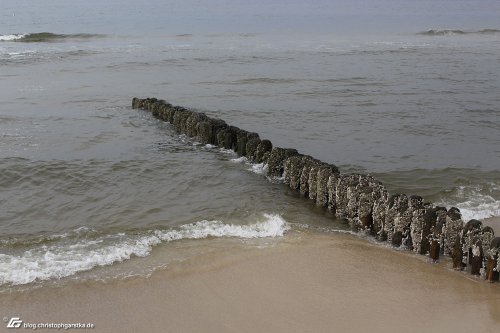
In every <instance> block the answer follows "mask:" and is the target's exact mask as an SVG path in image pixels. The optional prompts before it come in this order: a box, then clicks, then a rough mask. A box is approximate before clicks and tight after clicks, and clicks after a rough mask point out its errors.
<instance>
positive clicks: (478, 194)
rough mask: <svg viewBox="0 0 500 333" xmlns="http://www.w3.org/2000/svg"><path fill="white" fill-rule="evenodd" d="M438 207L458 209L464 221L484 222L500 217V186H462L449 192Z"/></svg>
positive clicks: (492, 184)
mask: <svg viewBox="0 0 500 333" xmlns="http://www.w3.org/2000/svg"><path fill="white" fill-rule="evenodd" d="M447 192H448V193H446V195H445V197H444V198H442V199H441V200H440V201H439V202H437V203H436V204H437V205H441V206H446V207H448V208H449V207H452V206H454V207H457V208H458V209H460V212H461V213H462V218H463V220H464V221H466V222H467V221H469V220H471V219H476V220H483V219H486V218H489V217H495V216H500V200H499V199H498V198H499V197H500V185H499V184H496V183H493V182H490V183H486V184H481V185H467V186H464V185H461V186H457V187H455V188H453V189H451V190H449V191H447Z"/></svg>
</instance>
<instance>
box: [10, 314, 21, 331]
mask: <svg viewBox="0 0 500 333" xmlns="http://www.w3.org/2000/svg"><path fill="white" fill-rule="evenodd" d="M22 323H23V321H22V320H21V318H19V317H12V318H10V320H9V323H8V324H7V328H19V327H21V324H22Z"/></svg>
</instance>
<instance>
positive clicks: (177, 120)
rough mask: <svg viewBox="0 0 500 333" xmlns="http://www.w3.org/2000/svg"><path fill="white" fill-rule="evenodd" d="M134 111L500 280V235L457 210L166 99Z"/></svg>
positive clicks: (460, 266)
mask: <svg viewBox="0 0 500 333" xmlns="http://www.w3.org/2000/svg"><path fill="white" fill-rule="evenodd" d="M132 107H133V108H134V109H143V110H148V111H151V112H152V114H153V116H154V117H156V118H159V119H161V120H163V121H166V122H169V123H171V124H172V125H173V128H174V130H175V131H176V132H178V133H180V134H185V135H187V136H189V137H192V138H195V139H196V140H197V141H199V142H201V143H203V144H212V145H217V146H219V147H222V148H226V149H232V150H234V151H235V152H236V153H237V154H238V155H239V156H245V157H246V158H247V159H248V160H249V161H250V162H253V163H264V164H265V165H267V169H268V176H270V177H283V179H284V183H285V184H286V185H288V186H289V187H290V188H292V189H293V190H296V191H298V192H299V193H300V195H301V196H303V197H305V198H309V199H311V200H313V201H314V202H315V203H316V204H317V205H318V206H322V207H325V209H328V210H329V211H331V212H332V214H334V215H335V217H336V218H338V219H342V220H346V221H348V223H349V224H350V225H351V226H352V228H353V229H356V230H363V231H366V232H368V233H370V234H372V235H373V236H375V237H377V238H378V239H379V240H381V241H387V242H389V243H391V244H392V245H393V246H395V247H404V248H407V249H409V250H411V251H414V252H416V253H419V254H421V255H428V256H429V257H430V258H431V259H432V260H433V261H437V260H438V259H439V257H440V255H448V256H450V257H451V258H452V262H453V268H455V269H457V270H464V269H467V270H468V271H470V273H471V274H473V275H483V276H485V278H486V279H487V280H488V281H490V282H494V281H498V280H499V272H500V237H496V238H495V236H494V232H493V229H491V228H490V227H488V226H486V227H485V226H483V224H482V222H481V221H478V220H470V221H468V222H467V223H464V221H463V220H462V215H461V213H460V210H459V209H458V208H455V207H451V208H449V209H447V208H446V207H439V206H435V205H433V204H432V203H430V202H426V201H424V199H423V198H422V197H420V196H418V195H411V196H408V195H406V194H392V195H390V194H389V193H388V192H387V190H386V189H385V187H384V185H383V184H382V183H381V182H379V181H377V180H376V179H374V178H373V177H371V176H369V175H363V174H341V173H340V172H339V170H338V168H337V167H336V166H335V165H332V164H328V163H324V162H322V161H320V160H317V159H315V158H313V157H311V156H309V155H304V154H301V153H299V152H298V151H297V150H296V149H292V148H280V147H274V146H273V144H272V143H271V141H269V140H267V139H261V138H260V136H259V134H257V133H254V132H248V131H246V130H243V129H240V128H238V127H235V126H231V125H229V124H227V123H226V122H225V121H223V120H221V119H215V118H211V117H209V116H207V115H206V114H204V113H201V112H197V111H194V110H189V109H186V108H184V107H180V106H173V105H171V104H169V103H167V102H165V101H164V100H158V99H156V98H145V99H139V98H133V100H132Z"/></svg>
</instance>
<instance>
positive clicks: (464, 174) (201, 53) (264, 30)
mask: <svg viewBox="0 0 500 333" xmlns="http://www.w3.org/2000/svg"><path fill="white" fill-rule="evenodd" d="M0 8H1V9H0V293H4V292H13V291H14V292H15V291H17V290H25V289H32V288H40V287H45V286H54V285H55V286H57V285H60V284H66V283H79V282H81V281H88V280H102V281H110V280H111V281H113V280H115V279H124V278H129V277H133V276H145V277H147V276H149V275H150V274H152V273H153V272H155V271H157V270H168V269H169V268H170V267H172V265H175V264H176V263H179V262H183V261H185V260H190V259H192V258H196V257H197V256H200V255H206V254H207V253H211V251H212V252H213V253H215V254H216V253H219V252H218V251H227V252H230V251H232V249H235V248H238V249H243V250H244V249H246V248H252V249H255V248H266V247H272V246H276V244H279V243H280V242H282V241H283V240H286V239H287V238H290V237H300V235H301V233H307V232H327V233H332V234H335V232H336V231H345V232H347V231H348V226H346V225H345V224H344V223H342V222H341V221H337V220H335V218H334V217H333V216H332V215H331V214H329V213H328V212H326V211H324V210H323V209H321V208H318V207H316V206H315V205H314V204H313V203H312V202H309V201H308V200H305V199H303V198H300V197H299V196H298V195H297V194H296V193H294V192H293V191H290V190H289V189H287V187H286V186H285V185H284V184H282V182H281V181H280V180H279V179H270V178H268V177H267V176H266V174H265V168H263V166H261V165H252V164H250V163H248V161H246V160H245V159H242V158H238V156H237V155H236V154H235V153H234V152H231V151H228V150H223V149H220V148H219V147H215V146H210V145H201V144H199V143H198V142H196V141H195V140H193V139H190V138H187V137H184V136H179V135H178V134H177V133H175V131H174V130H173V128H172V127H171V125H170V124H168V123H165V122H162V121H160V120H158V119H155V118H153V117H152V116H151V114H150V113H148V112H145V111H141V110H133V109H132V108H131V100H132V98H133V97H140V98H145V97H157V98H162V99H165V100H167V101H168V102H170V103H172V104H174V105H181V106H185V107H188V108H191V109H194V110H198V111H202V112H205V113H206V114H207V115H209V116H212V117H217V118H221V119H223V120H225V121H226V122H227V123H229V124H232V125H235V126H238V127H240V128H244V129H246V130H248V131H252V132H257V133H259V134H260V137H261V138H267V139H270V140H271V141H272V142H273V144H274V145H275V146H279V147H290V148H296V149H298V150H299V152H301V153H304V154H309V155H312V156H313V157H316V158H318V159H321V160H323V161H325V162H329V163H333V164H335V165H337V166H338V167H339V169H340V171H341V172H342V173H349V172H358V173H366V174H371V175H373V176H374V177H375V178H377V179H379V180H381V181H382V182H383V183H384V184H385V185H386V187H387V188H388V190H389V191H390V193H407V194H418V195H421V196H423V197H424V198H425V199H426V200H429V201H432V202H434V203H436V204H439V205H444V206H446V207H448V208H449V207H451V206H455V207H458V208H459V209H460V210H461V212H462V214H463V218H464V220H466V221H467V220H469V219H473V218H474V219H484V218H488V217H495V216H500V94H499V92H500V1H498V0H475V1H471V0H466V1H465V0H432V1H430V0H422V1H416V0H370V1H368V0H349V1H347V0H311V1H298V0H266V1H263V0H254V1H242V0H211V1H201V0H184V1H172V0H145V1H132V0H107V1H102V0H86V1H69V0H37V1H35V0H2V1H1V3H0Z"/></svg>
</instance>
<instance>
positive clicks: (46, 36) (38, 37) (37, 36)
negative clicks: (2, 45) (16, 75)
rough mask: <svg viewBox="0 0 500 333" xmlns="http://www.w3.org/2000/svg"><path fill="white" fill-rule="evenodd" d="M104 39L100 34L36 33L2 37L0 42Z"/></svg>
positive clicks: (0, 36)
mask: <svg viewBox="0 0 500 333" xmlns="http://www.w3.org/2000/svg"><path fill="white" fill-rule="evenodd" d="M98 37H104V35H100V34H86V33H79V34H55V33H52V32H36V33H28V34H12V35H0V41H3V42H9V41H13V42H24V43H41V42H57V41H63V40H68V39H89V38H98Z"/></svg>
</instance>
